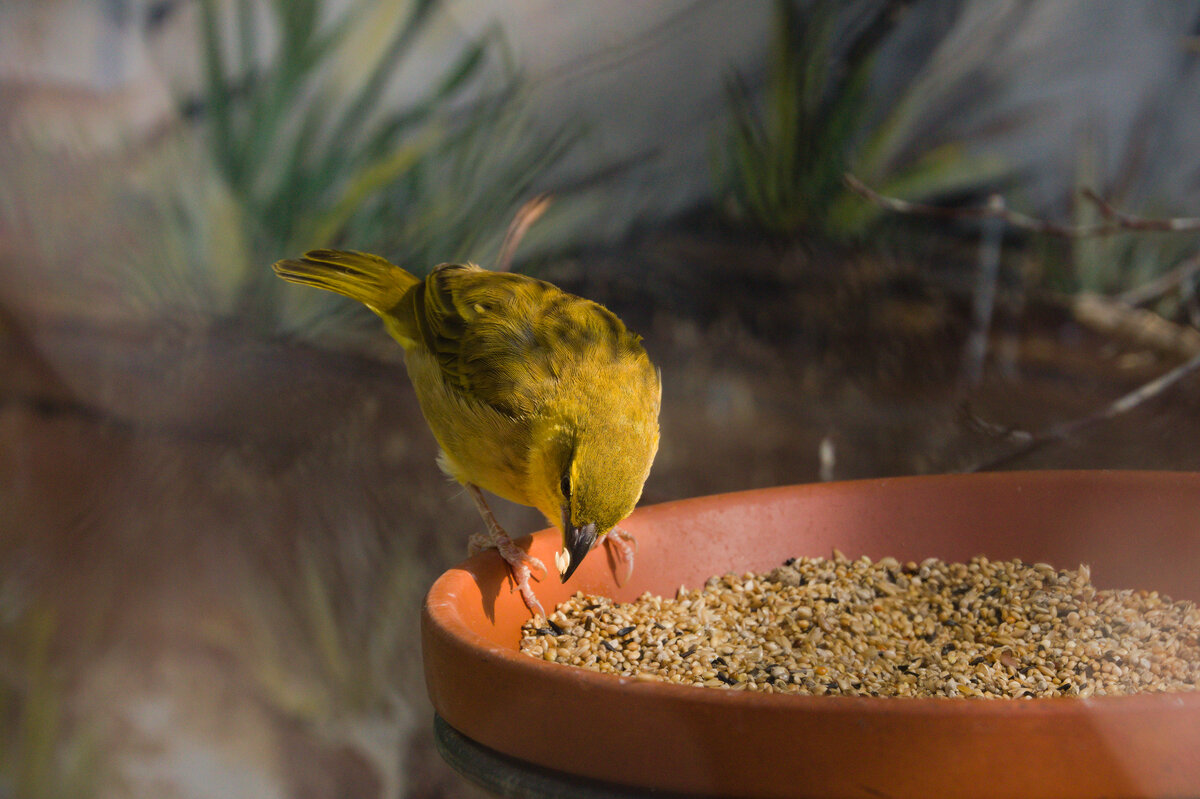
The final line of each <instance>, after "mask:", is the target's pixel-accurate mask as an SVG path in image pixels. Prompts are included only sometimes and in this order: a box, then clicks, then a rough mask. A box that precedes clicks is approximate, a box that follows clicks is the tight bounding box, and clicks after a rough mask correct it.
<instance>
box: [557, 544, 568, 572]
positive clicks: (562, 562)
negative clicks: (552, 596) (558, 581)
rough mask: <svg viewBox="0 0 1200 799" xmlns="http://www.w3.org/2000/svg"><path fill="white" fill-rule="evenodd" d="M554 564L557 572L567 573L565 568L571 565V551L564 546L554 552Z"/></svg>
mask: <svg viewBox="0 0 1200 799" xmlns="http://www.w3.org/2000/svg"><path fill="white" fill-rule="evenodd" d="M554 565H555V566H557V567H558V573H559V574H566V573H567V568H568V567H569V566H570V565H571V553H570V552H568V551H567V549H566V547H563V548H562V549H560V550H559V551H558V552H555V553H554Z"/></svg>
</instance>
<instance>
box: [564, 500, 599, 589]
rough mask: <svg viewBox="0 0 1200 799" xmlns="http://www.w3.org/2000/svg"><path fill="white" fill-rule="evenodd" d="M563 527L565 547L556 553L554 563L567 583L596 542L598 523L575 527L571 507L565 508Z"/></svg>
mask: <svg viewBox="0 0 1200 799" xmlns="http://www.w3.org/2000/svg"><path fill="white" fill-rule="evenodd" d="M562 529H563V548H562V550H561V551H560V552H555V553H554V565H555V566H557V567H558V574H559V576H560V577H561V578H562V581H563V582H564V583H565V582H566V581H567V580H569V579H570V578H571V575H572V574H574V573H575V570H576V569H577V568H579V564H580V563H583V558H584V556H585V555H587V553H588V552H590V551H591V549H592V546H593V545H594V544H595V543H596V525H595V523H592V524H585V525H583V526H582V527H575V526H574V525H572V524H571V511H570V508H563V525H562Z"/></svg>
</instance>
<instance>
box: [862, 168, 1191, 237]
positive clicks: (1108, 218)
mask: <svg viewBox="0 0 1200 799" xmlns="http://www.w3.org/2000/svg"><path fill="white" fill-rule="evenodd" d="M843 179H844V180H845V182H846V185H847V186H848V187H849V188H850V190H851V191H853V192H855V193H856V194H858V195H860V196H862V197H864V198H866V199H867V200H869V201H871V202H872V203H874V204H876V205H878V206H879V207H881V208H886V209H887V210H889V211H895V212H896V213H900V214H912V215H917V216H931V217H938V218H941V219H1002V220H1004V222H1005V223H1007V224H1008V225H1010V226H1011V227H1015V228H1018V229H1020V230H1028V231H1030V232H1031V233H1043V234H1045V235H1048V236H1059V237H1061V238H1068V239H1080V238H1087V237H1090V236H1111V235H1114V234H1116V233H1122V232H1125V231H1133V230H1136V231H1146V232H1176V233H1177V232H1189V231H1197V232H1200V219H1197V218H1193V217H1170V218H1167V219H1148V218H1145V217H1140V216H1133V215H1132V214H1127V213H1124V212H1122V211H1119V210H1117V209H1116V208H1114V207H1113V206H1112V205H1111V204H1110V203H1108V202H1107V201H1106V200H1103V199H1101V198H1100V197H1099V196H1098V195H1097V194H1096V193H1095V192H1093V191H1091V190H1090V189H1084V191H1083V197H1084V199H1086V200H1088V201H1089V202H1092V203H1095V204H1096V206H1097V208H1099V210H1100V214H1101V216H1103V217H1104V221H1103V222H1098V223H1096V224H1094V225H1062V224H1058V223H1057V222H1048V221H1046V220H1045V219H1038V218H1036V217H1032V216H1029V215H1027V214H1023V213H1021V212H1019V211H1013V210H1012V209H1010V208H1009V207H1008V206H1007V205H1006V204H1002V203H994V202H989V203H988V204H987V205H980V206H954V207H943V206H938V205H926V204H924V203H914V202H909V201H908V200H901V199H898V198H896V197H887V196H885V195H882V194H880V193H879V192H877V191H875V190H874V189H872V188H871V187H870V186H868V185H867V184H865V183H863V182H862V181H861V180H859V179H858V178H856V177H854V176H853V175H851V174H849V173H847V174H846V175H844V176H843Z"/></svg>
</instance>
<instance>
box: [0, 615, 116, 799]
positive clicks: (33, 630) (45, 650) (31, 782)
mask: <svg viewBox="0 0 1200 799" xmlns="http://www.w3.org/2000/svg"><path fill="white" fill-rule="evenodd" d="M13 600H14V595H13V594H12V593H11V592H9V591H0V605H3V606H0V796H14V797H18V796H19V797H22V799H74V797H88V796H93V795H95V793H96V786H97V785H98V783H99V770H100V759H99V752H98V751H97V749H96V746H95V744H94V742H93V741H92V740H91V739H90V738H89V737H88V736H87V735H85V734H83V733H81V732H80V731H78V730H76V729H74V728H73V727H72V726H71V725H69V724H68V722H67V711H66V709H65V707H64V696H65V675H64V674H63V669H62V668H61V666H60V664H58V663H56V662H55V661H54V659H53V657H52V649H53V646H54V635H55V631H56V629H57V624H56V622H55V614H54V611H53V609H52V608H51V607H49V606H47V605H33V604H30V605H28V606H27V607H16V606H15V605H14V604H13Z"/></svg>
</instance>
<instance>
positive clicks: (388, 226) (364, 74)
mask: <svg viewBox="0 0 1200 799" xmlns="http://www.w3.org/2000/svg"><path fill="white" fill-rule="evenodd" d="M440 5H441V4H440V3H439V2H437V1H436V0H412V2H409V3H407V4H403V5H401V6H399V7H397V6H396V5H394V4H389V3H370V2H365V1H363V0H360V2H356V3H353V4H352V5H351V7H350V8H348V9H347V10H346V11H344V12H343V13H342V14H341V15H340V16H338V17H337V18H336V19H334V20H332V21H326V20H323V19H322V17H323V15H322V13H321V11H322V3H320V2H319V1H318V0H276V2H273V3H270V4H268V5H267V6H266V14H265V17H266V18H267V20H268V21H269V22H270V23H271V24H269V25H264V24H263V20H261V19H260V18H259V16H260V15H259V14H258V13H257V12H256V10H255V9H256V6H257V4H254V3H251V2H250V0H237V2H235V3H234V4H233V8H232V17H231V18H230V19H225V18H223V17H222V15H221V14H220V13H219V10H218V4H217V3H216V2H215V0H203V2H202V3H201V11H202V15H201V18H202V22H203V24H202V32H203V52H204V67H205V69H204V75H205V82H204V88H203V93H202V96H201V97H200V98H198V99H197V100H196V101H194V102H192V103H190V104H189V107H190V108H191V109H192V110H193V111H194V116H195V117H196V118H198V119H199V120H200V122H201V124H202V125H203V130H204V133H205V137H206V141H207V142H208V145H209V148H210V150H211V152H212V155H213V159H214V162H215V164H216V166H217V168H218V169H219V171H220V173H221V174H222V176H223V177H224V179H225V181H226V182H227V184H228V185H229V187H230V189H231V191H232V193H233V194H234V196H235V197H236V199H237V201H238V202H239V204H240V206H241V211H242V215H243V219H244V226H245V229H246V233H247V238H248V240H249V241H250V247H249V250H250V261H249V262H248V263H246V264H243V265H242V270H243V274H242V277H241V279H240V286H239V288H238V290H237V296H238V299H237V302H236V305H237V308H238V309H239V310H240V311H241V313H242V314H243V315H245V316H247V317H248V318H251V319H254V320H257V321H258V322H259V323H260V324H274V325H275V326H277V327H282V328H283V329H285V330H298V329H306V328H309V329H310V328H311V327H312V325H313V323H314V321H321V320H322V319H323V318H324V317H327V316H328V314H330V313H335V315H336V314H337V313H338V311H336V310H335V309H340V308H345V307H347V305H348V304H346V303H340V302H338V301H337V300H336V299H335V298H330V297H322V296H320V294H319V293H317V292H304V293H303V294H304V295H305V296H304V298H303V299H296V300H292V299H291V297H289V301H288V302H287V303H285V302H284V300H283V297H284V294H283V292H284V291H287V289H286V287H284V286H283V284H281V283H280V282H279V281H278V280H277V279H275V278H274V275H273V274H272V273H271V271H270V269H269V268H268V267H269V264H270V263H271V262H272V261H273V260H275V259H278V258H281V257H285V256H289V255H295V254H297V253H299V252H302V251H304V250H306V249H310V248H313V247H326V246H344V247H351V248H354V249H360V250H371V251H377V252H380V253H382V254H385V255H386V256H388V257H389V258H391V259H393V260H395V261H397V262H398V263H400V264H401V265H402V266H404V267H405V268H408V269H410V270H413V271H416V272H418V273H423V272H425V271H427V270H428V269H429V268H430V267H431V266H433V265H435V264H437V263H441V262H444V261H447V260H451V259H461V258H465V257H467V256H472V257H474V258H476V259H477V260H482V256H481V250H483V249H484V248H486V247H489V246H495V245H498V242H499V239H500V237H501V236H502V234H503V230H504V226H505V224H506V223H507V221H508V219H509V218H510V217H511V216H512V214H513V213H514V212H515V211H516V209H517V208H518V207H519V205H520V204H521V202H522V201H523V199H526V197H527V195H528V194H529V192H530V188H531V186H533V184H534V182H535V181H536V180H537V178H538V177H539V176H540V175H541V174H542V173H543V171H544V169H545V168H546V167H547V166H548V165H550V164H552V163H554V162H555V161H556V160H557V159H558V158H559V157H560V156H561V155H562V154H563V153H564V152H565V150H566V148H567V147H568V146H569V144H570V142H571V141H572V138H573V137H572V135H570V134H568V133H566V132H559V133H555V134H552V135H548V136H547V135H538V134H535V133H534V132H533V130H532V127H531V125H530V122H529V119H528V116H527V114H526V109H525V106H524V100H523V94H522V91H521V83H520V80H519V76H518V75H517V74H516V71H515V70H514V69H513V68H512V67H511V65H510V64H508V63H507V59H506V56H505V52H504V48H503V42H502V40H501V38H500V36H499V33H498V30H497V29H495V28H492V29H490V30H487V31H485V32H484V33H482V34H481V35H479V36H478V37H476V38H473V39H470V40H468V41H466V42H464V43H463V44H462V45H461V46H460V47H458V49H457V50H455V51H454V52H453V53H452V54H451V56H450V57H449V58H448V60H447V63H446V65H445V66H444V67H443V68H442V71H441V72H440V73H439V74H438V75H437V76H436V77H435V78H433V79H432V80H430V81H428V83H427V84H426V87H425V88H424V89H423V90H422V91H420V92H418V93H417V95H416V96H415V97H413V98H410V99H408V100H407V101H405V102H403V104H399V105H397V104H396V103H395V102H393V101H392V100H391V99H390V97H391V94H389V90H390V89H391V88H392V84H393V82H394V81H395V79H396V78H397V76H405V75H409V74H413V73H415V72H418V70H425V69H427V68H428V59H429V57H430V54H429V50H430V48H429V47H427V46H425V47H423V45H427V44H428V42H429V41H430V40H435V41H438V39H435V38H434V37H436V36H437V35H438V31H437V27H436V26H437V23H438V16H439V15H438V9H439V7H440ZM397 8H399V9H400V10H399V11H397ZM228 31H232V33H228ZM267 31H273V32H275V33H276V34H277V37H278V42H277V44H276V46H275V47H274V48H273V49H272V50H271V51H270V53H267V54H265V53H264V52H263V42H264V41H265V40H266V38H267V37H266V35H265V33H266V32H267ZM379 31H386V32H387V33H386V36H387V37H388V38H387V39H386V41H384V42H383V43H382V46H378V47H374V48H364V47H363V46H362V42H363V41H368V42H369V41H370V40H371V39H372V36H375V37H376V38H378V36H379V35H380V34H379ZM439 46H440V45H439ZM372 49H373V50H375V51H376V53H377V54H376V55H374V56H372V55H371V50H372ZM348 52H352V53H353V55H354V66H355V68H354V69H345V68H343V69H339V68H338V66H339V63H340V62H339V59H340V58H342V57H344V56H346V54H347V53H348ZM422 59H425V60H424V61H422ZM364 64H365V66H363V65H364ZM352 72H358V73H359V76H358V77H354V76H353V75H349V76H348V75H347V73H352ZM297 294H299V292H293V293H292V296H295V295H297ZM354 313H355V314H356V315H357V311H355V312H354ZM324 321H325V322H328V321H329V320H328V318H324ZM343 321H345V319H338V320H337V323H338V324H340V323H341V322H343Z"/></svg>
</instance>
